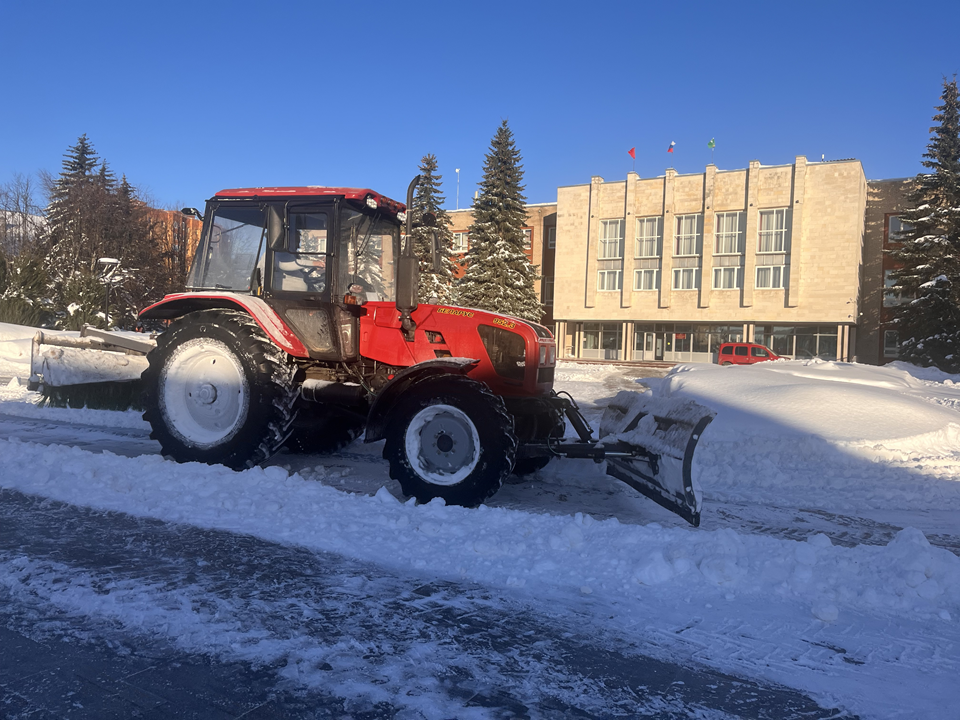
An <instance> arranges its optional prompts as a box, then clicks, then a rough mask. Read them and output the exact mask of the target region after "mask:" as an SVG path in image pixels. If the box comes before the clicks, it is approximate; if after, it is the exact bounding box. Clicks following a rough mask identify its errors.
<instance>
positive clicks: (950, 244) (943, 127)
mask: <svg viewBox="0 0 960 720" xmlns="http://www.w3.org/2000/svg"><path fill="white" fill-rule="evenodd" d="M941 100H942V101H943V104H942V105H940V106H938V107H937V110H938V112H937V114H936V115H934V116H933V120H934V122H936V123H938V124H937V125H935V126H934V127H932V128H930V133H931V135H932V137H931V139H930V143H929V144H928V145H927V152H926V153H924V155H923V157H924V160H923V161H922V163H921V164H922V165H923V166H924V167H926V168H928V169H929V170H930V172H929V173H921V174H919V175H917V178H916V183H915V185H914V189H913V190H912V192H911V194H910V196H909V200H910V204H911V209H910V210H909V211H907V212H904V213H902V214H901V216H900V217H901V220H903V221H904V222H905V223H908V225H907V227H908V228H909V229H908V230H907V231H905V232H904V233H902V234H901V236H900V237H899V238H891V239H892V240H898V241H900V242H902V245H901V246H900V248H899V249H897V250H895V251H893V252H892V253H891V254H892V256H893V257H894V258H895V259H896V260H898V261H899V262H900V263H902V267H901V269H899V270H897V271H896V272H895V278H896V281H897V284H896V289H897V290H899V291H900V292H901V294H902V295H903V297H905V298H911V299H910V300H909V301H908V302H906V303H905V304H903V305H901V306H900V308H899V311H898V313H897V319H896V326H897V329H898V332H899V335H900V358H901V359H903V360H905V361H907V362H910V363H914V364H916V365H921V366H923V367H928V366H931V365H933V366H936V367H938V368H940V369H941V370H944V371H947V372H952V373H956V372H960V99H958V95H957V79H956V77H954V78H953V80H950V81H948V80H946V79H944V81H943V94H942V95H941Z"/></svg>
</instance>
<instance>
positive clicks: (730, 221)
mask: <svg viewBox="0 0 960 720" xmlns="http://www.w3.org/2000/svg"><path fill="white" fill-rule="evenodd" d="M743 217H744V213H742V212H728V213H717V230H716V236H717V246H716V250H715V251H714V252H716V254H717V255H735V254H742V253H743V245H744V243H743V230H744V220H743Z"/></svg>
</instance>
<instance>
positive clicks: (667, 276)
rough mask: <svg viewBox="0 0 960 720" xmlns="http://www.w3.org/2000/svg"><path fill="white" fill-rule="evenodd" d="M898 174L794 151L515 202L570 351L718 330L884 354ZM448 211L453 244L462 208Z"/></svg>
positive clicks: (783, 346) (662, 341)
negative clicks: (874, 174) (778, 160)
mask: <svg viewBox="0 0 960 720" xmlns="http://www.w3.org/2000/svg"><path fill="white" fill-rule="evenodd" d="M910 182H911V181H910V180H880V181H867V179H866V178H865V176H864V172H863V168H862V166H861V164H860V162H859V161H858V160H840V161H832V162H807V160H806V158H804V157H802V156H798V157H797V158H796V159H795V161H794V162H793V163H791V164H789V165H775V166H764V165H761V164H760V163H759V162H757V161H754V162H751V163H750V166H749V167H748V168H745V169H741V170H729V171H722V170H718V169H717V168H716V166H714V165H712V164H711V165H708V166H707V167H706V168H705V170H704V172H702V173H694V174H679V173H677V172H676V171H675V170H673V169H667V170H666V171H665V173H664V174H663V175H662V176H659V177H654V178H641V177H640V176H639V175H637V174H636V173H634V172H631V173H628V174H627V176H626V178H625V179H624V180H619V181H611V182H608V181H605V180H604V179H603V178H600V177H594V178H592V179H591V182H590V183H589V184H583V185H574V186H568V187H561V188H558V190H557V202H556V203H541V204H531V205H528V206H527V223H528V224H527V226H526V228H525V229H526V230H527V232H528V234H529V238H530V239H529V246H528V255H529V257H530V260H531V262H532V263H533V264H534V265H536V266H538V268H539V271H540V273H541V275H542V277H541V279H540V280H539V281H538V283H537V288H538V292H539V293H540V297H541V299H542V302H543V304H544V310H545V316H544V318H543V322H544V323H545V324H547V325H549V326H550V327H552V328H553V329H554V332H555V334H556V336H557V344H558V350H559V352H560V356H561V357H566V358H582V359H608V360H627V361H630V360H633V361H647V360H663V361H667V362H671V361H672V362H711V361H712V360H713V357H714V353H715V351H716V349H717V347H718V346H719V344H720V343H722V342H727V341H732V340H746V341H754V342H759V343H762V344H765V345H768V346H769V347H771V348H772V349H773V350H774V351H775V352H776V353H778V354H780V355H784V356H788V357H794V358H809V357H820V358H823V359H831V360H832V359H839V360H847V361H851V360H858V361H860V362H867V363H883V362H888V361H889V360H891V359H894V358H895V355H896V342H897V338H896V334H895V331H894V330H893V329H892V328H891V326H890V320H891V319H892V313H893V312H894V308H895V305H896V304H898V303H899V302H900V299H899V298H898V297H896V296H895V295H894V294H893V293H892V292H891V291H889V290H885V289H884V287H885V283H886V285H887V286H889V285H890V284H891V283H892V279H891V276H890V271H891V270H892V269H893V264H892V262H891V260H890V258H889V256H888V254H887V253H886V250H888V249H889V248H890V243H891V242H895V236H896V232H897V231H898V230H899V229H900V227H901V224H900V222H899V215H898V214H899V213H900V212H902V210H903V208H904V207H905V202H906V192H907V190H908V189H909V186H910ZM450 216H451V219H452V221H453V225H452V227H451V229H452V231H453V232H454V237H455V243H458V244H457V245H455V250H456V251H458V255H459V256H460V257H462V253H464V252H466V249H467V248H468V247H469V237H468V235H467V228H468V227H469V225H470V223H471V222H472V214H471V211H470V210H459V211H453V212H450ZM460 274H461V275H462V270H461V272H460Z"/></svg>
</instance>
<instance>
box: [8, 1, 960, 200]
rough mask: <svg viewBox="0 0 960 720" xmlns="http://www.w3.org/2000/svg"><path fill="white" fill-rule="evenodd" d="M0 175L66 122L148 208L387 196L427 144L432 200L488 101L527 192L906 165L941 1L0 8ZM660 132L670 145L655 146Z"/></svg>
mask: <svg viewBox="0 0 960 720" xmlns="http://www.w3.org/2000/svg"><path fill="white" fill-rule="evenodd" d="M0 25H2V28H3V29H2V37H3V40H2V42H0V67H2V68H3V69H4V72H3V81H2V82H3V92H2V97H3V105H2V109H0V138H2V139H0V182H7V181H9V180H10V179H11V178H12V176H13V173H15V172H20V173H26V174H30V173H34V172H36V171H38V170H41V169H45V170H48V171H50V172H52V173H57V172H59V170H60V164H61V160H62V155H63V153H64V152H65V151H66V149H67V148H68V147H69V146H71V145H73V144H74V143H75V142H76V140H77V137H78V136H80V135H81V134H82V133H86V134H87V135H88V136H89V138H90V140H91V141H92V142H93V144H94V147H95V148H96V150H97V152H98V153H99V154H100V156H101V157H103V158H105V159H107V161H108V162H109V163H110V165H111V167H112V168H113V170H114V172H116V173H117V174H118V175H119V174H121V173H125V174H126V175H127V177H128V179H129V180H130V181H131V182H132V183H133V184H135V185H137V186H138V187H140V188H141V189H143V190H144V191H145V192H146V193H147V195H148V196H149V197H150V198H151V199H152V200H153V201H154V202H155V203H157V204H158V205H161V206H167V205H174V204H177V205H180V204H184V205H200V204H201V203H202V202H203V200H205V199H206V198H207V197H209V196H210V195H212V194H213V193H214V192H216V191H217V190H219V189H221V188H224V187H240V186H257V185H281V184H291V185H301V184H313V185H345V186H364V187H372V188H374V189H376V190H378V191H379V192H383V193H385V194H387V195H390V196H392V197H395V198H397V199H400V200H402V199H403V195H404V193H405V189H406V185H407V182H408V181H409V179H410V178H411V177H412V176H413V175H414V174H415V173H416V172H417V166H418V164H419V161H420V158H421V157H422V156H423V155H424V154H426V153H434V154H435V155H436V156H437V159H438V162H439V167H440V173H441V174H442V176H443V183H444V184H443V190H444V193H445V195H446V197H447V206H448V207H449V208H453V207H454V205H455V203H456V195H457V191H456V187H457V183H456V177H457V176H456V173H455V168H460V170H461V172H460V191H459V202H460V207H465V206H468V205H469V200H470V198H471V197H472V195H473V192H474V190H475V189H476V187H477V183H478V182H479V180H480V177H481V173H482V167H483V161H484V155H485V154H486V152H487V150H488V148H489V144H490V140H491V138H492V137H493V135H494V132H495V131H496V129H497V126H498V125H499V123H500V120H501V119H507V120H508V121H509V123H510V127H511V129H512V130H513V132H514V135H515V138H516V142H517V146H518V148H519V149H520V152H521V154H522V156H523V159H524V171H525V180H526V188H527V190H526V195H527V199H528V201H530V202H551V201H555V200H556V188H557V187H558V186H562V185H576V184H582V183H587V182H589V181H590V177H591V176H592V175H601V176H603V177H604V178H606V179H607V180H615V179H620V178H622V177H624V175H625V174H626V173H627V172H628V171H629V170H630V169H631V167H632V161H631V160H630V158H629V156H628V155H627V151H628V150H629V149H630V148H631V147H633V146H636V148H637V150H636V152H637V160H636V170H637V172H639V173H640V175H641V176H643V177H650V176H656V175H662V174H663V171H664V169H665V168H667V167H674V168H676V169H677V170H678V171H679V172H702V171H703V168H704V166H705V165H706V164H707V163H708V162H710V150H709V149H708V148H707V141H708V140H710V138H716V151H715V162H716V164H717V165H718V166H719V167H720V169H734V168H742V167H746V165H747V163H748V162H749V161H750V160H754V159H756V160H759V161H760V162H761V163H763V164H765V165H773V164H778V163H789V162H792V161H793V158H794V157H795V156H796V155H806V156H807V158H808V159H810V160H819V159H820V157H821V155H824V156H826V158H827V159H839V158H849V157H853V158H858V159H860V160H861V161H862V162H863V166H864V170H865V172H866V175H867V177H868V178H871V179H875V178H892V177H905V176H909V175H914V174H916V173H917V172H919V171H920V169H921V167H920V164H919V163H920V159H921V155H922V153H923V152H924V151H925V148H926V145H927V142H928V140H929V128H930V126H931V116H932V115H933V113H934V106H935V105H936V104H938V103H939V96H940V92H941V83H942V78H943V76H945V75H946V76H948V77H952V76H953V74H954V73H957V72H960V43H958V42H957V40H956V38H957V28H958V26H960V3H957V2H945V3H939V4H938V5H937V6H936V7H934V6H930V5H928V4H925V3H924V4H921V3H908V2H898V3H893V2H883V1H879V2H843V1H842V0H841V1H839V2H831V3H821V2H804V3H781V2H757V3H705V2H703V3H699V2H656V3H651V2H645V1H643V0H633V1H632V2H593V3H564V2H559V3H558V2H553V3H535V2H524V1H523V0H513V1H512V2H500V1H499V0H493V1H489V0H488V1H485V2H476V3H451V2H435V3H434V2H406V3H400V2H396V3H380V2H330V1H327V2H320V1H319V0H314V1H313V2H289V3H285V2H257V3H248V2H234V1H231V2H218V3H212V2H203V1H202V0H201V1H200V2H193V3H183V2H175V1H172V0H170V1H167V2H151V3H135V2H134V3H130V2H125V3H119V2H96V1H94V2H90V3H77V2H44V1H42V0H39V1H34V2H14V0H5V1H4V2H3V3H2V4H0ZM671 141H675V142H676V143H677V145H676V151H675V153H674V154H673V155H668V154H667V152H666V149H667V146H668V145H669V143H670V142H671Z"/></svg>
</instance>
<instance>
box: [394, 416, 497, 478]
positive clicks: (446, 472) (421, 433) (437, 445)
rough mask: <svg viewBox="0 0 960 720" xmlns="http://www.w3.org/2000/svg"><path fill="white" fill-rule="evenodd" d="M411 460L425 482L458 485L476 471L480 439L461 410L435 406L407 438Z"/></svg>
mask: <svg viewBox="0 0 960 720" xmlns="http://www.w3.org/2000/svg"><path fill="white" fill-rule="evenodd" d="M406 445H407V457H408V458H409V459H410V462H411V465H412V466H413V467H414V469H415V470H416V471H417V474H418V475H420V477H422V478H423V479H424V480H426V481H427V482H429V483H432V484H434V485H455V484H457V483H458V482H460V481H461V480H463V479H464V478H465V477H467V476H468V475H469V474H470V473H471V472H472V471H473V469H474V468H475V467H476V465H477V462H478V460H479V455H480V438H479V435H478V433H477V430H476V428H475V427H474V425H473V422H472V421H471V420H470V418H469V417H468V416H467V414H466V413H464V412H463V411H462V410H460V409H459V408H456V407H453V406H450V405H432V406H430V407H427V408H424V409H423V410H421V411H420V412H419V413H417V415H416V416H415V417H414V418H413V420H411V422H410V425H409V426H408V428H407V434H406Z"/></svg>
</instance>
